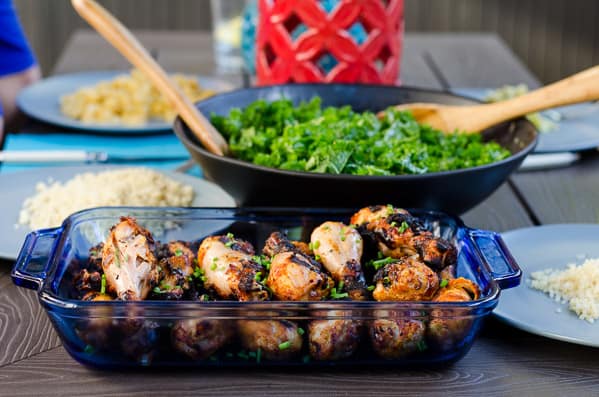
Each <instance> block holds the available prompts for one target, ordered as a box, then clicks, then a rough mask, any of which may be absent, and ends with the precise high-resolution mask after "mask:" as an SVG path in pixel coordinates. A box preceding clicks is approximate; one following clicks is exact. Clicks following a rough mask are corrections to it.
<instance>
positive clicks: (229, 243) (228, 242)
mask: <svg viewBox="0 0 599 397" xmlns="http://www.w3.org/2000/svg"><path fill="white" fill-rule="evenodd" d="M232 246H233V241H227V242H226V243H225V247H227V248H231V247H232Z"/></svg>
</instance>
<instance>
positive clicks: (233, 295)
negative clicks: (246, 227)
mask: <svg viewBox="0 0 599 397" xmlns="http://www.w3.org/2000/svg"><path fill="white" fill-rule="evenodd" d="M253 255H254V248H253V247H252V245H251V244H250V243H248V242H247V241H244V240H240V239H235V238H234V237H232V236H211V237H207V238H205V239H204V241H202V244H201V245H200V248H199V249H198V265H199V267H200V268H201V269H202V271H203V272H204V274H205V277H206V281H205V282H204V286H205V287H206V288H207V289H209V290H213V291H215V292H216V294H217V295H218V296H220V297H221V298H224V299H238V300H240V301H260V300H266V299H268V291H267V290H266V288H264V286H263V285H262V284H260V283H259V282H258V281H257V280H256V278H257V277H256V274H257V273H259V272H262V271H263V269H262V265H260V264H259V263H257V262H256V261H254V260H253V259H252V256H253Z"/></svg>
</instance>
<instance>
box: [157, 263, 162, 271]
mask: <svg viewBox="0 0 599 397" xmlns="http://www.w3.org/2000/svg"><path fill="white" fill-rule="evenodd" d="M156 270H158V273H160V272H161V271H162V266H160V265H158V266H156Z"/></svg>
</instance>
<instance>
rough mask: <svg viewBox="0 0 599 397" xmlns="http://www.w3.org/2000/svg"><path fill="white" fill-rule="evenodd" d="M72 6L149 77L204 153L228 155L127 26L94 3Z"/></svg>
mask: <svg viewBox="0 0 599 397" xmlns="http://www.w3.org/2000/svg"><path fill="white" fill-rule="evenodd" d="M71 3H72V4H73V7H74V8H75V10H76V11H77V13H79V15H80V16H81V17H82V18H83V19H85V20H86V21H87V22H88V23H89V24H90V25H91V26H92V27H93V28H94V29H95V30H96V31H97V32H98V33H100V35H102V36H103V37H104V38H105V39H106V40H107V41H108V42H109V43H110V44H112V46H113V47H114V48H116V49H117V50H118V51H119V52H120V53H121V54H122V55H123V56H124V57H125V58H127V60H129V62H131V63H132V64H133V65H135V66H136V67H137V68H138V69H140V70H141V71H142V72H143V73H144V74H145V75H146V76H148V78H149V79H150V81H151V82H152V83H153V84H154V86H155V87H156V88H157V89H158V91H160V92H161V93H162V94H163V95H164V96H166V97H167V98H168V99H169V101H170V102H171V103H172V105H173V106H174V108H175V110H176V111H177V112H178V113H179V115H180V116H181V118H182V119H183V120H184V121H185V122H186V123H187V125H188V126H189V128H190V129H191V131H192V132H193V133H194V134H195V136H196V137H197V138H198V139H199V141H200V142H201V143H202V145H203V146H204V147H205V148H206V150H208V151H209V152H211V153H214V154H217V155H219V156H223V155H225V154H227V153H228V146H227V141H226V140H225V139H224V138H223V136H222V135H221V134H220V133H219V132H218V131H217V130H216V128H214V126H213V125H212V124H211V123H210V121H208V120H207V119H206V117H204V116H203V115H202V114H201V113H200V111H199V110H198V109H197V108H196V107H195V106H194V105H193V103H192V102H191V101H190V100H189V98H187V97H186V96H185V94H183V93H182V92H181V90H180V89H179V88H178V87H177V86H176V85H175V84H174V83H173V82H172V81H171V80H170V79H169V77H168V75H167V74H166V72H165V71H164V69H162V68H161V67H160V65H158V63H157V62H156V61H155V60H154V59H153V58H152V57H151V56H150V54H149V53H148V51H147V50H146V49H145V48H144V47H143V46H142V45H141V43H140V42H139V41H138V40H137V39H136V38H135V37H134V36H133V35H132V34H131V32H130V31H129V30H128V29H127V28H126V27H124V26H123V25H122V24H121V23H120V22H119V21H118V20H117V19H116V18H115V17H114V16H112V15H111V14H110V13H109V12H108V11H107V10H106V9H105V8H104V7H102V6H100V5H99V4H98V3H96V2H95V1H94V0H71Z"/></svg>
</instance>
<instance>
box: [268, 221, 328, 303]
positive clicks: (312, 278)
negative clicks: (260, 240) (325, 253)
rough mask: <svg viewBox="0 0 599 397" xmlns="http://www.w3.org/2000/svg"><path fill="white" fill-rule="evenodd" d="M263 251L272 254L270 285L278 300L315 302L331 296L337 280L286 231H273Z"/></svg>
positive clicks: (269, 275)
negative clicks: (303, 250) (286, 233)
mask: <svg viewBox="0 0 599 397" xmlns="http://www.w3.org/2000/svg"><path fill="white" fill-rule="evenodd" d="M263 252H264V253H265V254H266V255H269V256H272V261H271V263H270V273H269V274H268V278H267V279H266V285H267V286H268V288H270V290H271V291H272V293H273V295H274V296H275V297H276V298H277V299H279V300H285V301H304V300H311V301H314V300H322V299H325V298H326V297H327V296H329V294H330V291H331V288H333V286H334V283H333V280H332V279H331V278H330V277H329V276H328V275H327V274H326V273H325V272H324V271H323V270H322V266H321V265H320V263H318V262H316V261H315V260H314V259H312V258H311V257H310V256H308V255H306V254H304V253H302V252H301V251H300V250H298V248H297V247H296V246H295V245H294V244H293V243H292V242H291V241H289V240H288V239H287V237H286V236H285V235H283V234H282V233H280V232H274V233H272V234H271V235H270V236H269V237H268V239H267V240H266V243H265V246H264V249H263Z"/></svg>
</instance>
